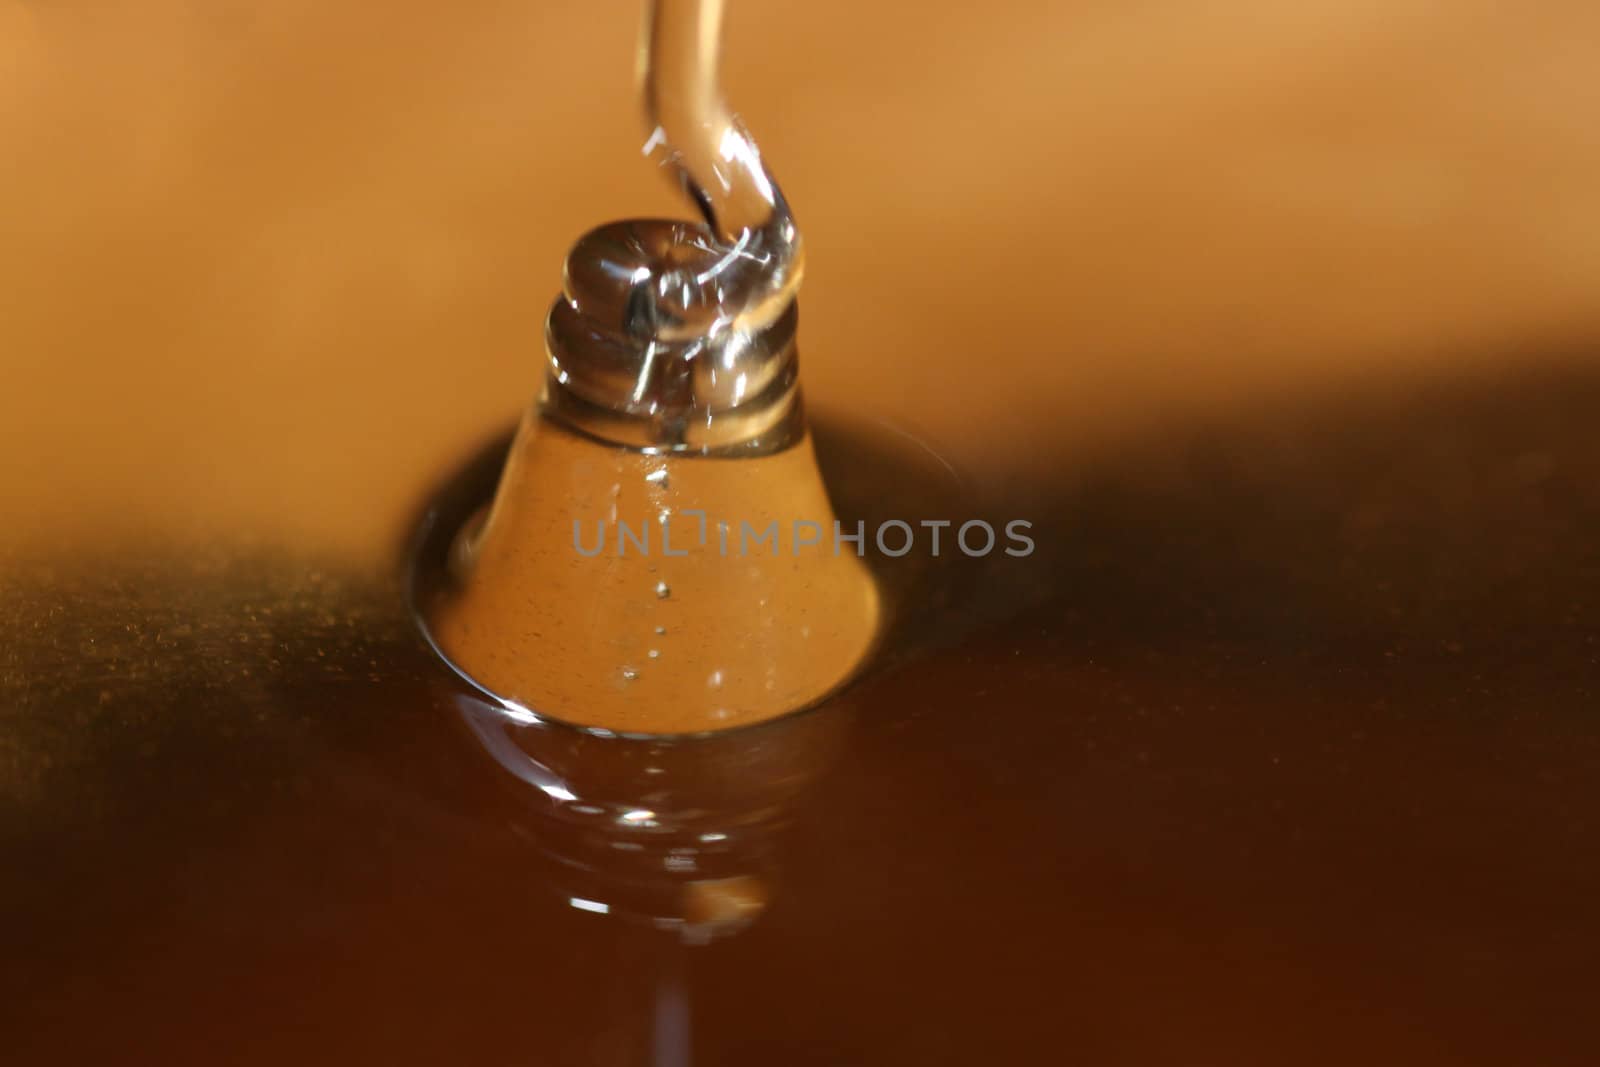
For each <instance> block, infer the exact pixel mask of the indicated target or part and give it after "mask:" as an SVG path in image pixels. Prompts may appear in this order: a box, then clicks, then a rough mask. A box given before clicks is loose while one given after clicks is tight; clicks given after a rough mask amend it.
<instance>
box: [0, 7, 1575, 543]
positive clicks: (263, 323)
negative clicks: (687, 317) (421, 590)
mask: <svg viewBox="0 0 1600 1067" xmlns="http://www.w3.org/2000/svg"><path fill="white" fill-rule="evenodd" d="M639 14H640V12H639V8H638V4H637V3H636V2H635V0H628V2H623V0H598V2H588V3H583V4H576V3H571V4H553V3H548V2H543V0H522V2H516V3H512V2H505V0H490V2H482V0H475V2H470V3H463V4H451V5H439V4H416V3H404V2H402V3H397V4H389V5H381V6H373V5H370V4H365V5H356V4H349V3H327V2H317V3H312V2H310V0H277V2H272V3H266V2H241V0H220V2H205V3H201V2H199V0H146V2H144V3H139V4H133V3H101V4H91V3H77V2H69V3H44V2H35V0H0V146H3V170H0V173H3V174H4V183H5V184H4V193H5V195H4V196H3V197H0V378H3V381H4V383H5V385H4V388H3V389H0V501H3V502H4V503H5V505H6V508H7V511H8V512H9V513H10V515H9V516H8V523H9V526H10V529H9V530H8V532H7V534H6V535H5V536H6V538H7V539H14V538H18V537H20V538H23V539H27V538H29V537H32V536H48V537H50V538H62V537H78V536H89V535H92V534H94V533H95V532H96V531H99V530H104V529H106V528H107V524H111V525H113V526H115V527H116V528H118V529H127V528H128V527H129V526H130V525H131V526H133V527H137V528H147V529H151V530H153V531H156V532H166V531H181V532H184V533H186V534H188V533H196V532H199V533H202V534H204V533H208V532H218V533H226V532H229V531H242V530H248V531H251V532H252V534H253V535H256V536H262V537H266V538H270V539H280V538H281V539H289V540H294V541H297V542H302V543H303V542H307V541H309V542H315V543H316V544H317V546H318V547H319V548H320V549H324V550H329V551H340V552H343V551H348V552H352V553H361V552H363V551H364V550H367V549H369V548H370V546H371V545H372V544H373V543H374V539H375V538H383V539H390V538H392V537H393V536H394V534H395V532H396V531H397V530H398V529H399V528H400V525H401V524H402V523H403V521H404V519H405V517H406V516H407V515H408V514H409V512H410V509H411V508H413V507H414V506H415V504H416V502H417V500H418V494H419V492H420V491H421V488H422V487H423V486H424V485H425V484H426V483H427V482H428V480H430V479H432V478H434V477H436V476H437V475H438V474H439V473H441V472H442V471H444V470H445V469H446V468H447V467H448V466H449V464H450V463H451V462H453V461H455V460H456V459H459V458H460V456H461V455H463V454H464V452H465V450H467V449H468V448H469V447H471V446H472V445H474V444H476V443H478V442H480V441H482V440H483V439H484V436H485V435H486V434H487V433H489V432H490V431H491V430H493V429H495V428H497V427H499V426H502V425H504V424H505V423H506V422H507V421H508V420H509V419H510V418H511V417H513V416H514V414H515V413H516V412H517V411H519V410H520V409H521V408H522V406H523V405H524V404H526V403H527V402H528V401H529V399H530V398H531V396H532V394H533V391H534V389H535V387H536V382H537V375H538V368H539V365H540V346H541V345H542V339H541V334H540V330H541V323H542V319H543V316H544V313H545V310H546V308H547V306H548V303H549V301H550V299H551V298H552V297H553V295H554V293H555V291H556V289H557V286H558V284H559V269H560V264H561V261H562V257H563V255H564V253H565V250H566V248H567V246H568V245H569V244H570V243H571V242H572V240H573V239H574V238H575V237H577V236H578V235H579V234H580V233H581V232H582V231H584V230H585V229H587V228H589V227H590V226H592V225H594V224H596V223H599V222H601V221H603V220H607V219H612V218H619V217H627V216H637V215H641V214H650V213H657V214H672V215H685V214H686V213H687V209H686V206H685V205H684V204H682V203H680V202H678V200H677V198H676V196H675V195H674V193H673V191H672V190H671V189H670V188H668V186H667V185H666V183H665V182H663V181H662V180H661V179H660V178H659V177H658V176H657V175H655V174H653V173H652V172H651V169H650V168H649V167H648V166H647V165H646V164H645V163H644V162H643V160H642V158H641V156H640V154H639V147H640V145H641V143H642V140H643V131H642V129H641V121H640V117H639V110H638V105H637V101H636V97H635V86H634V72H633V67H632V64H633V55H634V47H635V40H636V36H637V34H638V29H639ZM728 22H729V25H728V38H727V51H726V59H725V79H726V83H727V85H728V89H729V93H730V96H731V98H732V100H733V102H734V104H735V106H736V107H738V108H739V109H740V110H741V111H742V113H743V114H744V115H745V117H746V118H747V120H748V121H749V123H750V125H751V127H752V129H753V130H754V131H755V133H756V136H757V137H758V139H759V140H760V143H761V145H762V147H763V150H764V152H765V154H766V156H767V158H768V159H769V160H771V161H772V163H773V165H774V166H775V168H776V170H777V173H778V174H779V175H780V177H781V178H782V179H783V181H784V183H785V188H786V191H787V192H788V194H789V196H790V199H791V201H792V202H793V203H794V205H795V207H796V209H797V212H798V214H799V217H800V221H801V224H802V226H803V228H804V230H805V233H806V236H807V241H808V248H809V255H808V262H809V273H808V278H807V284H806V287H805V292H804V299H803V301H802V304H803V326H802V331H801V338H802V351H803V355H804V361H805V375H806V382H807V388H808V391H809V395H810V396H811V398H812V400H813V402H815V403H818V404H821V405H825V406H828V407H832V408H834V409H841V408H842V409H845V410H847V411H857V412H863V413H865V412H871V413H875V414H881V415H884V416H886V417H889V418H893V419H901V420H910V421H911V422H912V423H914V424H916V425H919V426H920V427H922V428H923V429H924V430H925V431H926V432H927V433H928V434H929V435H930V436H931V437H932V438H933V439H935V440H936V441H938V442H940V443H941V444H942V445H943V446H944V447H946V448H947V449H948V450H949V452H950V453H951V454H952V456H953V457H954V458H955V459H957V460H958V461H960V462H962V463H965V464H966V465H968V466H969V467H972V468H975V469H978V470H984V471H989V472H991V473H992V474H993V475H994V476H995V477H1004V476H1007V475H1010V474H1017V473H1018V472H1028V471H1035V472H1037V471H1039V470H1040V469H1048V470H1064V469H1066V468H1070V467H1071V466H1073V465H1074V464H1076V463H1079V462H1081V461H1083V459H1084V457H1087V456H1089V455H1092V454H1094V453H1095V452H1103V451H1104V450H1106V449H1110V448H1115V447H1117V445H1118V444H1119V442H1121V441H1124V440H1126V439H1128V438H1129V437H1130V436H1132V435H1137V434H1140V433H1142V432H1145V431H1147V430H1148V429H1150V428H1151V427H1153V426H1158V425H1162V424H1165V423H1168V422H1171V421H1172V420H1181V419H1184V418H1190V417H1196V416H1203V417H1213V416H1219V417H1227V416H1228V414H1229V413H1230V412H1232V411H1235V410H1238V409H1240V408H1244V407H1254V408H1260V407H1261V406H1263V405H1272V404H1276V403H1281V402H1283V401H1285V400H1286V399H1288V398H1291V397H1294V398H1300V399H1303V398H1304V397H1306V396H1307V395H1314V394H1317V393H1318V392H1319V391H1324V390H1329V389H1338V388H1340V387H1343V386H1346V385H1349V384H1351V383H1356V382H1368V383H1370V382H1377V383H1379V385H1380V386H1381V384H1382V383H1383V382H1385V381H1390V380H1399V379H1400V378H1411V379H1415V378H1416V377H1417V376H1418V375H1432V374H1450V373H1455V372H1456V369H1457V368H1460V367H1464V366H1467V365H1483V364H1495V363H1503V362H1504V361H1508V360H1541V359H1574V358H1575V359H1584V358H1587V356H1586V354H1585V352H1584V344H1585V342H1586V341H1587V340H1590V339H1593V338H1595V337H1600V297H1597V294H1600V122H1597V118H1600V8H1597V7H1596V6H1595V5H1594V4H1592V3H1582V2H1577V0H1568V2H1552V3H1545V4H1539V5H1507V4H1500V3H1487V2H1469V0H1456V2H1452V3H1439V2H1414V0H1381V2H1378V0H1355V2H1351V0H1339V2H1333V0H1295V2H1288V0H1216V2H1212V3H1206V4H1197V3H1188V4H1183V3H1172V2H1147V3H1136V4H1128V3H1108V2H1104V0H1099V2H1081V3H1061V2H1051V3H1045V2H1038V0H1012V2H1007V3H1002V4H987V5H965V4H955V3H923V4H917V5H905V4H844V3H840V2H836V0H819V2H815V3H810V4H776V3H772V2H770V0H734V2H732V3H731V4H730V10H729V13H728Z"/></svg>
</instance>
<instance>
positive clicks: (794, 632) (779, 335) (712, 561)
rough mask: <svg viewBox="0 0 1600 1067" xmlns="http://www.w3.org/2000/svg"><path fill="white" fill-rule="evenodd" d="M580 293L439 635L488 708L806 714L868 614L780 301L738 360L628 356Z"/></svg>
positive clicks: (448, 598)
mask: <svg viewBox="0 0 1600 1067" xmlns="http://www.w3.org/2000/svg"><path fill="white" fill-rule="evenodd" d="M626 225H628V226H630V227H634V228H636V229H637V228H638V227H641V226H643V225H645V224H642V223H632V224H626ZM659 225H661V226H669V225H677V224H667V223H662V224H659ZM665 239H667V240H671V239H673V238H672V237H671V235H666V237H665ZM575 255H576V253H575ZM569 274H570V271H569ZM570 286H571V280H570V277H569V287H570ZM581 295H582V294H581V293H579V294H574V293H573V292H572V291H571V289H570V288H569V291H568V293H567V294H565V295H564V297H563V299H561V300H558V301H557V304H556V308H555V310H554V311H553V312H552V314H551V318H550V323H549V326H548V329H547V340H548V344H549V354H550V361H549V372H548V375H547V378H546V383H545V389H544V393H543V395H542V396H541V397H540V399H539V402H538V403H537V404H536V405H534V407H533V408H532V410H530V411H529V412H528V414H527V415H526V417H525V418H524V419H523V421H522V424H521V426H520V428H519V430H518V432H517V435H516V438H515V440H514V442H513V444H512V445H511V450H510V453H509V455H508V457H507V460H506V463H505V467H504V471H503V473H502V475H501V480H500V484H499V488H498V492H497V493H496V495H495V497H494V501H493V503H492V505H491V506H490V507H489V508H488V510H487V512H486V513H484V514H483V515H482V516H481V518H480V520H479V521H477V522H476V523H472V524H469V525H468V527H467V529H465V530H464V531H463V532H462V534H461V535H460V537H459V538H458V541H457V544H456V549H455V551H454V558H453V571H454V585H453V588H452V589H451V590H450V591H449V592H448V593H447V594H446V595H445V596H444V597H443V598H442V599H441V600H440V601H439V603H438V604H437V605H435V606H434V607H433V609H432V617H431V619H430V629H431V631H432V633H433V636H434V639H435V641H436V642H437V643H438V645H439V647H440V649H441V650H442V651H443V652H444V653H445V655H446V656H448V657H449V658H450V659H451V660H452V661H453V662H454V663H455V665H456V666H457V667H458V668H459V669H460V670H461V671H462V672H463V673H465V674H466V675H468V676H469V677H471V678H472V679H473V680H474V681H476V682H477V683H478V684H479V685H481V686H482V687H484V688H485V689H487V690H489V691H490V692H491V693H493V694H495V695H496V696H498V697H499V698H500V699H502V700H504V701H506V702H509V703H511V704H514V705H518V706H520V707H523V708H526V709H527V710H528V711H531V712H533V713H535V714H538V715H541V716H545V717H549V718H553V719H559V720H562V721H566V722H569V723H573V724H577V725H581V726H586V727H594V728H599V729H603V730H609V731H613V732H618V733H629V734H656V735H659V734H693V733H701V732H707V731H714V730H721V729H726V728H729V727H735V726H741V725H747V724H750V723H755V722H760V721H763V720H766V719H771V718H773V717H775V716H779V715H783V714H786V713H788V712H792V711H796V710H799V709H802V708H805V707H808V706H810V705H812V704H815V703H816V702H818V701H819V700H821V699H822V698H824V697H826V696H827V695H828V694H829V693H831V692H833V691H834V690H836V689H837V688H839V687H840V686H841V685H843V684H844V683H845V682H846V681H847V680H848V679H849V678H850V677H851V676H852V675H853V674H854V673H855V672H856V670H857V669H858V668H859V667H860V665H861V664H862V662H863V661H864V660H865V658H866V657H867V655H868V653H869V651H870V649H871V647H872V644H873V641H874V636H875V634H876V633H877V630H878V625H879V616H880V611H881V606H880V601H879V593H878V589H877V587H876V585H875V584H874V580H873V578H872V576H871V574H870V573H869V571H868V569H867V566H866V564H865V562H864V560H863V559H862V558H861V555H860V553H861V552H862V550H863V549H864V541H863V540H862V539H861V538H860V537H859V533H860V531H859V530H857V529H856V528H854V527H853V526H851V525H846V524H843V523H840V522H839V520H838V519H837V517H836V516H835V514H834V511H833V508H832V505H831V504H830V502H829V499H828V495H827V492H826V490H825V487H824V486H823V483H822V478H821V475H820V473H819V471H818V468H817V461H816V457H815V454H814V451H813V448H812V441H811V437H810V434H809V432H808V431H807V428H806V423H805V416H804V412H803V406H802V404H801V400H800V393H799V387H798V384H797V379H796V354H795V343H794V334H795V322H796V315H795V310H794V306H793V303H792V302H791V303H789V305H788V306H787V308H786V310H785V312H784V313H783V314H782V315H780V316H779V317H778V318H777V319H776V320H775V321H774V322H772V323H770V324H768V325H766V326H765V327H763V328H761V329H760V330H759V331H756V332H754V333H752V334H749V335H746V336H744V337H743V338H741V339H739V340H738V342H737V343H736V344H735V345H733V346H732V348H731V350H730V349H729V348H717V347H714V346H709V345H706V344H704V343H703V342H700V341H697V340H694V339H691V340H689V341H686V342H682V343H678V344H669V345H650V346H647V347H648V349H649V350H648V351H639V352H635V353H632V355H631V357H630V355H629V352H628V351H627V345H626V343H625V341H626V339H625V338H623V339H622V340H620V341H616V340H615V339H607V338H603V337H600V338H597V337H596V336H595V332H594V329H593V326H592V324H591V323H589V322H586V321H584V320H583V319H582V318H581V317H580V315H579V311H578V309H579V308H581V306H582V303H583V301H582V299H581ZM575 296H576V297H577V299H575V298H574V297H575ZM607 340H613V341H614V343H611V344H609V345H608V344H606V343H605V342H606V341H607ZM630 358H631V363H630Z"/></svg>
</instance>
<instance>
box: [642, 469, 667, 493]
mask: <svg viewBox="0 0 1600 1067" xmlns="http://www.w3.org/2000/svg"><path fill="white" fill-rule="evenodd" d="M644 480H645V481H647V482H649V483H651V484H652V485H659V486H660V487H661V488H663V489H665V488H666V487H667V468H665V467H661V468H658V469H656V470H653V471H651V472H650V473H649V474H646V475H645V476H644Z"/></svg>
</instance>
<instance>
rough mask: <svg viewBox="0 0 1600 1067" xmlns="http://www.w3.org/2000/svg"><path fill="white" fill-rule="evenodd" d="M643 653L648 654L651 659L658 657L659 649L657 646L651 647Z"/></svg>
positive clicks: (659, 655) (659, 654)
mask: <svg viewBox="0 0 1600 1067" xmlns="http://www.w3.org/2000/svg"><path fill="white" fill-rule="evenodd" d="M645 655H647V656H649V657H650V658H651V659H660V658H661V650H660V649H659V648H652V649H651V650H650V651H649V652H646V653H645Z"/></svg>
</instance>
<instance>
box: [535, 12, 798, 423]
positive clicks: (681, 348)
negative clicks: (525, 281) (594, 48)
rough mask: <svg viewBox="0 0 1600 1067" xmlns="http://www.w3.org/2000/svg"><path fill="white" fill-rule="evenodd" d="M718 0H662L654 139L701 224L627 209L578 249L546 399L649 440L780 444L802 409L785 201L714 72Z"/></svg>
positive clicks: (583, 419) (550, 330)
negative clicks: (628, 216) (630, 213)
mask: <svg viewBox="0 0 1600 1067" xmlns="http://www.w3.org/2000/svg"><path fill="white" fill-rule="evenodd" d="M721 27H722V0H654V3H653V4H652V5H651V7H650V9H649V11H648V13H647V16H646V21H645V31H644V38H643V42H642V46H641V62H642V68H643V81H644V100H645V109H646V115H647V118H648V124H649V127H650V131H651V132H650V136H649V139H648V141H647V142H646V144H645V150H646V153H647V154H649V155H651V156H653V157H654V158H655V159H657V161H658V162H659V164H660V165H661V166H663V167H664V168H665V169H667V170H668V171H669V172H670V173H671V174H672V175H673V176H674V177H675V178H676V179H677V180H678V182H679V183H680V184H681V185H682V187H683V190H684V192H685V194H686V195H687V196H688V198H689V199H690V200H691V201H692V202H693V203H694V204H695V205H696V206H697V208H698V209H699V211H700V214H701V216H702V218H703V220H704V221H703V222H699V223H695V222H687V221H680V220H670V219H632V220H627V221H623V222H613V223H609V224H607V225H604V226H601V227H598V228H597V229H594V230H591V231H590V232H589V233H587V234H585V235H584V236H583V237H582V238H581V239H580V240H579V241H578V243H577V244H576V245H575V246H574V247H573V249H572V251H571V252H570V253H569V254H568V256H567V262H566V268H565V272H564V275H565V277H564V285H563V288H562V294H561V296H560V297H559V298H558V299H557V300H556V302H555V306H554V307H553V308H552V309H551V312H550V318H549V321H548V323H547V326H546V339H547V342H548V345H549V356H550V370H551V376H552V378H553V379H554V382H555V383H556V385H557V386H559V388H552V389H550V390H549V391H548V395H547V398H546V406H547V412H548V413H549V414H551V415H552V416H554V417H556V418H559V419H562V420H563V421H566V422H568V423H569V424H572V425H574V426H575V427H576V428H578V429H581V430H584V431H586V432H588V433H591V434H593V435H596V436H600V437H603V438H606V439H607V440H613V441H618V442H620V443H626V444H630V445H634V446H638V447H643V448H647V449H649V450H652V451H694V450H711V449H713V448H724V447H728V446H736V447H742V448H765V447H773V446H781V444H782V443H783V442H784V441H786V440H789V439H791V438H792V437H793V436H794V433H795V431H796V428H797V426H798V420H799V408H798V399H797V396H796V390H795V373H796V367H795V362H796V361H795V353H794V333H795V322H796V312H795V301H794V296H795V292H796V290H797V289H798V288H799V285H800V278H801V273H802V266H803V260H804V256H803V252H802V246H801V240H800V232H799V230H798V229H797V228H796V226H795V223H794V217H793V215H792V214H791V212H790V211H789V205H788V203H787V202H786V201H785V200H784V198H783V193H782V192H781V191H780V190H779V188H778V183H777V182H776V181H775V180H774V179H773V177H772V174H771V172H770V171H768V170H767V168H766V165H765V164H764V163H763V161H762V159H761V153H760V151H759V149H757V147H756V143H755V141H754V140H753V139H752V138H751V136H750V134H749V132H748V131H746V130H745V128H744V126H743V124H742V123H741V122H740V121H739V119H738V117H737V116H736V115H734V114H733V112H732V111H731V110H730V109H729V107H728V105H727V102H726V101H725V100H724V99H723V96H722V91H721V87H720V85H719V82H718V77H717V71H718V65H719V50H720V37H721Z"/></svg>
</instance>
